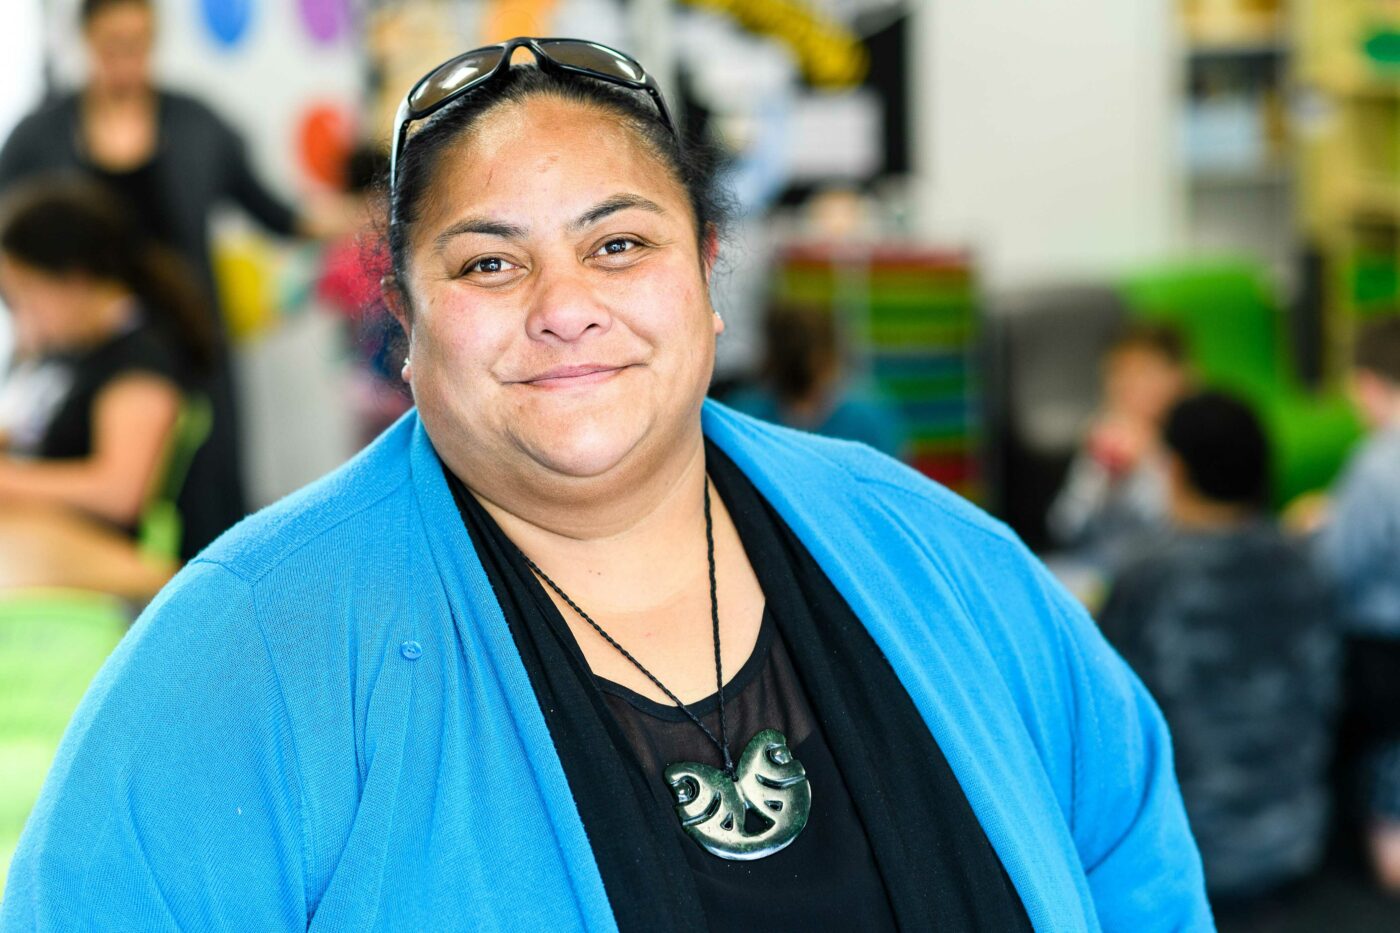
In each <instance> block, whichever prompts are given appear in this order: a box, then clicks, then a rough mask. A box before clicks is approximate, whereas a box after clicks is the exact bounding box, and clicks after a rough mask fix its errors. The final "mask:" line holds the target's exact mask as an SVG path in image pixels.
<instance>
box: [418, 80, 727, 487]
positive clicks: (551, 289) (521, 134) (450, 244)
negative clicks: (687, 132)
mask: <svg viewBox="0 0 1400 933" xmlns="http://www.w3.org/2000/svg"><path fill="white" fill-rule="evenodd" d="M426 195H427V196H426V197H424V199H423V201H422V204H423V208H422V211H421V213H420V217H419V221H418V223H417V224H416V225H415V228H414V230H413V232H412V237H411V242H410V244H409V262H408V271H407V276H408V282H407V283H405V286H406V291H407V293H408V296H409V298H410V299H411V302H412V312H411V315H410V316H409V317H408V319H407V320H404V323H405V325H406V327H407V328H408V330H409V357H410V359H411V360H412V363H411V377H410V382H411V384H412V386H413V394H414V398H415V400H416V402H417V404H418V408H419V412H420V415H421V417H422V419H423V422H424V425H425V426H426V427H427V429H428V431H429V433H430V435H431V436H432V438H433V441H434V443H435V444H436V445H437V446H438V447H439V450H440V451H442V452H443V453H444V456H446V457H447V458H448V460H449V462H452V463H453V464H454V467H455V468H458V469H461V468H462V466H463V465H464V464H465V465H467V467H468V469H469V470H470V469H471V467H473V466H484V467H486V468H495V469H499V468H502V467H504V468H505V469H507V470H510V471H511V472H514V473H517V474H518V473H521V472H531V471H538V470H539V469H543V470H544V471H547V473H548V474H549V475H550V476H552V477H554V478H568V479H584V478H592V477H598V476H602V475H604V474H607V473H608V472H609V471H611V470H613V469H615V468H617V467H619V466H620V465H623V464H624V463H630V462H633V461H636V460H637V459H638V458H640V460H641V461H643V462H644V461H645V460H646V459H647V458H661V457H665V456H666V455H667V453H668V448H672V449H673V448H674V447H675V446H676V445H677V444H678V442H679V441H680V440H681V439H682V437H683V436H684V435H685V434H686V432H687V431H688V430H695V429H696V428H698V413H699V407H700V404H701V402H702V400H703V398H704V394H705V391H706V388H707V387H708V385H709V381H710V375H711V372H712V369H713V363H714V348H715V336H716V335H717V334H719V332H720V331H721V330H722V329H723V325H722V324H721V322H720V320H719V318H718V317H717V316H716V315H715V314H714V313H713V312H712V310H711V307H710V303H709V293H708V285H707V277H708V269H709V262H708V259H707V261H705V262H703V263H702V259H701V255H700V248H699V246H698V244H697V243H696V236H695V220H694V216H693V214H692V211H691V208H690V202H689V199H688V198H687V196H686V193H685V191H684V190H683V189H682V187H681V186H680V185H679V184H678V183H677V182H676V181H675V179H674V178H673V177H672V176H671V174H670V173H669V172H668V171H667V170H666V169H665V168H664V167H663V166H662V164H661V163H659V162H658V161H656V159H655V158H654V157H653V156H651V155H649V154H648V153H647V152H646V151H645V150H643V149H642V148H641V147H640V146H639V145H638V142H637V141H636V139H635V138H634V137H633V135H632V134H631V133H630V132H629V131H628V130H626V129H625V128H623V127H621V126H619V125H618V124H617V123H616V122H615V121H614V120H612V119H611V118H609V117H607V116H604V115H600V114H599V113H598V112H597V111H595V110H591V109H588V108H585V107H582V106H580V105H577V104H571V103H566V102H562V101H558V100H556V99H553V98H546V97H535V98H532V99H530V100H528V101H526V102H525V103H523V104H520V105H512V106H508V107H506V108H504V109H503V110H500V111H497V112H494V113H491V114H489V115H488V116H487V118H486V119H485V120H484V121H483V122H481V123H480V124H478V126H477V128H476V129H475V130H474V132H473V133H472V134H471V136H470V138H469V140H467V141H464V142H461V143H458V144H456V145H455V146H453V147H450V148H448V149H447V150H445V151H444V152H443V154H442V156H441V158H440V160H439V163H438V166H437V170H436V177H435V178H434V179H433V180H432V182H431V187H430V189H429V190H428V191H427V192H426ZM709 258H712V257H709ZM401 320H403V315H402V314H401ZM626 472H627V471H626V470H624V471H623V472H622V473H621V474H619V475H626Z"/></svg>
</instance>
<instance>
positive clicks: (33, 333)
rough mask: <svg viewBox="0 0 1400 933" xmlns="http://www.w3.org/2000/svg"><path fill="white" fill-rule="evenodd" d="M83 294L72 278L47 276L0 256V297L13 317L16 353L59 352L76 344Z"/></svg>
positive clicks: (83, 291) (11, 258)
mask: <svg viewBox="0 0 1400 933" xmlns="http://www.w3.org/2000/svg"><path fill="white" fill-rule="evenodd" d="M84 294H85V286H84V284H83V283H82V282H81V281H79V280H77V279H75V278H65V277H61V276H55V275H50V274H48V273H45V272H43V271H41V270H39V269H36V268H34V267H33V266H30V265H26V264H25V263H23V262H19V261H17V260H16V259H14V258H13V257H11V256H8V255H0V295H3V296H4V300H5V304H6V305H8V306H9V309H10V314H11V315H12V316H13V319H14V324H15V345H16V347H17V348H18V349H19V350H20V352H23V353H43V352H50V351H55V350H63V349H66V348H68V347H70V346H72V345H74V344H75V343H77V342H78V341H79V336H80V331H81V323H82V319H81V313H80V309H81V307H82V306H83V297H84Z"/></svg>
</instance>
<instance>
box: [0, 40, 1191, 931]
mask: <svg viewBox="0 0 1400 933" xmlns="http://www.w3.org/2000/svg"><path fill="white" fill-rule="evenodd" d="M521 48H523V49H528V50H529V53H531V54H532V55H533V61H529V60H524V61H520V62H515V61H513V60H512V54H513V52H514V51H516V50H517V49H521ZM521 57H522V58H523V59H529V57H530V56H529V55H522V56H521ZM414 130H416V132H414ZM395 139H396V145H395V156H394V160H393V168H392V169H391V197H390V202H391V204H390V209H391V222H390V227H389V230H390V241H391V250H392V254H393V264H394V266H393V268H394V271H393V275H392V276H391V277H390V278H389V279H388V280H387V281H386V296H387V298H388V301H389V303H390V305H391V307H392V309H393V311H394V313H395V315H396V316H397V318H398V320H399V321H400V323H401V324H402V325H403V327H404V330H405V331H406V333H407V337H408V346H409V361H408V362H406V363H405V364H404V379H405V380H406V381H407V382H408V383H409V384H410V385H411V387H412V390H413V395H414V399H415V401H416V403H417V410H416V411H415V412H413V413H410V414H409V415H407V416H406V417H405V418H404V419H403V420H402V421H401V422H399V423H398V424H397V425H396V426H394V427H393V428H391V429H390V430H389V431H388V432H386V433H385V435H384V436H383V437H381V438H380V439H379V440H378V441H377V442H376V443H375V444H374V445H373V446H372V447H371V448H370V449H369V450H367V451H366V452H365V453H364V454H362V455H361V456H360V457H359V458H357V459H356V460H355V461H354V462H352V463H351V464H349V465H348V466H346V467H345V468H343V469H341V470H340V471H338V472H337V473H335V474H333V475H332V476H330V477H328V478H326V479H325V480H323V481H321V482H320V483H318V484H316V485H315V486H313V487H311V488H310V489H308V490H305V491H303V492H302V493H300V494H298V495H296V496H294V497H292V498H290V499H289V500H287V501H285V502H283V503H281V504H279V505H276V506H274V507H272V508H271V509H269V510H267V511H265V512H264V513H262V514H260V515H259V516H257V517H255V518H253V519H251V520H249V521H247V522H245V523H244V524H243V525H241V526H240V527H239V528H238V529H236V530H235V531H233V532H231V533H230V534H229V535H226V536H225V537H224V538H223V539H222V540H221V541H220V542H218V543H217V544H215V545H214V546H213V547H212V548H211V549H209V550H208V551H206V552H205V553H204V554H203V555H202V556H201V557H200V559H198V560H196V561H195V562H193V563H192V564H191V565H190V566H189V567H188V568H187V569H186V570H185V571H184V572H183V573H182V574H181V575H180V576H179V577H178V578H177V579H176V580H175V581H174V582H173V583H172V584H171V585H170V587H169V588H168V589H167V590H166V592H165V593H164V594H163V595H162V596H161V597H160V598H159V599H157V600H156V602H155V603H154V604H153V605H152V606H151V608H150V609H149V610H148V611H147V613H146V614H145V616H144V617H143V618H142V620H141V621H140V622H139V623H138V625H137V627H136V629H135V630H134V631H133V632H132V634H131V636H130V637H128V638H127V639H126V641H125V642H124V643H123V645H122V647H121V648H120V649H119V650H118V652H117V654H116V655H115V656H114V658H113V660H112V661H111V662H110V663H109V664H108V666H107V668H106V669H105V670H104V672H103V674H102V675H101V676H100V677H99V678H98V681H97V682H96V684H95V686H94V688H93V690H92V692H91V694H90V695H89V696H88V697H87V699H86V700H85V701H84V704H83V706H82V708H81V709H80V711H79V712H78V714H77V724H76V725H75V727H74V728H73V729H71V730H70V732H69V735H68V737H67V740H66V744H65V746H64V749H63V751H62V752H60V755H59V759H58V760H59V765H58V766H57V767H56V769H55V771H54V773H53V775H51V777H50V779H49V781H48V784H47V785H46V788H45V790H44V793H43V796H42V798H41V800H40V803H39V805H38V806H37V807H36V809H35V811H34V816H33V817H32V819H31V823H30V826H29V827H28V829H27V831H26V835H25V837H24V840H23V842H22V843H21V846H20V849H19V851H18V853H17V854H16V857H15V862H14V869H13V872H12V877H11V881H10V889H9V890H10V891H11V892H12V893H11V894H10V896H9V898H8V899H7V900H6V902H5V907H4V910H5V914H4V925H5V926H6V928H7V929H16V930H18V929H29V928H32V927H35V926H64V925H71V924H73V923H80V922H83V921H90V922H91V921H94V918H97V917H100V918H101V922H102V923H103V924H104V925H107V926H112V927H123V926H128V925H137V926H149V925H150V924H152V923H158V924H161V925H165V926H169V927H171V928H176V927H180V928H189V927H193V928H207V927H212V926H218V925H222V924H230V923H234V922H236V923H237V924H238V925H239V926H246V927H253V928H258V929H312V930H338V929H344V928H354V929H359V928H369V927H374V928H388V929H504V928H518V929H544V928H548V929H554V930H574V929H590V930H610V929H618V928H621V929H624V930H697V931H698V930H727V929H733V930H752V929H857V928H858V929H872V930H880V929H896V928H902V929H932V928H935V927H936V928H938V929H940V930H992V931H998V933H1000V931H1014V930H1028V929H1032V928H1035V929H1055V930H1097V929H1100V928H1107V929H1126V928H1133V929H1149V930H1150V929H1188V928H1189V929H1200V928H1203V927H1208V926H1209V924H1210V919H1209V912H1208V909H1207V907H1206V904H1205V899H1204V894H1203V890H1202V881H1201V872H1200V862H1199V858H1198V856H1197V855H1196V851H1195V847H1194V844H1193V843H1192V841H1191V838H1190V835H1189V833H1188V831H1187V828H1186V821H1185V817H1184V815H1183V812H1182V807H1181V801H1180V795H1179V792H1178V790H1177V787H1176V784H1175V780H1174V778H1173V775H1172V763H1171V755H1170V748H1169V743H1168V741H1167V737H1166V733H1165V729H1164V726H1163V724H1162V720H1161V717H1160V715H1159V714H1158V712H1157V710H1156V708H1155V707H1154V706H1153V704H1152V701H1151V699H1150V698H1149V697H1148V696H1147V694H1146V693H1145V692H1144V691H1143V689H1142V687H1141V685H1140V684H1139V683H1138V682H1137V681H1136V680H1135V679H1134V678H1133V677H1132V675H1131V674H1130V673H1129V672H1128V671H1127V669H1126V667H1125V666H1124V665H1123V664H1122V662H1121V661H1120V660H1119V659H1118V658H1117V657H1116V656H1115V655H1114V654H1113V653H1112V652H1111V651H1110V650H1109V649H1108V648H1107V646H1106V645H1105V643H1104V642H1103V640H1102V639H1101V638H1100V637H1099V635H1098V634H1097V632H1096V630H1095V629H1094V627H1093V624H1092V623H1091V622H1090V621H1089V620H1088V619H1087V618H1086V617H1085V615H1084V614H1083V612H1082V611H1081V610H1079V609H1078V608H1077V607H1076V606H1075V605H1074V604H1073V602H1072V600H1070V599H1069V598H1068V597H1067V596H1066V595H1065V594H1064V593H1063V592H1062V591H1061V590H1060V589H1059V588H1058V587H1057V586H1056V585H1055V584H1054V583H1053V582H1052V581H1051V580H1050V578H1049V576H1048V575H1047V574H1046V573H1045V572H1044V570H1043V568H1041V567H1040V566H1039V565H1038V564H1036V563H1035V562H1034V560H1033V559H1032V558H1031V557H1030V556H1029V554H1028V553H1027V552H1026V551H1025V550H1024V549H1023V548H1022V547H1021V546H1020V544H1019V543H1018V542H1016V541H1015V540H1014V539H1013V538H1012V537H1011V536H1010V535H1009V534H1008V533H1007V532H1006V531H1005V530H1004V529H1003V528H1001V526H999V525H997V524H996V523H994V522H992V521H991V520H989V519H988V518H987V517H985V516H983V515H982V514H981V513H979V512H977V511H976V510H975V509H973V508H972V507H970V506H968V505H967V504H966V503H963V502H961V501H960V500H957V499H956V498H955V497H953V496H952V495H950V494H949V493H947V492H946V491H944V490H942V489H940V488H939V487H937V486H935V485H933V484H932V483H930V482H929V481H927V480H926V479H924V478H922V477H920V476H918V475H917V474H915V473H913V472H912V471H910V470H908V469H906V468H904V467H902V466H901V465H900V464H898V463H897V462H895V461H893V460H891V459H889V458H886V457H884V456H883V455H881V454H878V453H876V452H874V451H872V450H870V449H868V448H864V447H861V446H859V445H854V444H848V443H842V442H836V441H829V440H823V439H819V438H815V437H810V436H807V435H802V434H799V433H796V432H792V431H787V430H783V429H779V428H775V427H772V426H768V425H764V424H762V423H760V422H756V421H753V420H750V419H747V418H744V417H741V416H739V415H736V414H735V413H733V412H731V411H729V410H727V409H725V408H723V407H721V406H718V405H715V404H713V403H708V402H706V401H705V391H706V387H707V385H708V383H709V380H710V377H711V371H712V368H713V362H714V351H715V342H716V338H717V336H718V335H719V334H720V333H721V332H722V330H723V322H722V321H721V320H720V318H719V317H718V316H717V315H716V314H715V313H714V310H713V308H712V307H711V305H710V299H709V276H710V274H711V270H712V269H713V268H714V263H715V259H716V256H717V252H718V246H717V244H718V242H719V237H718V230H719V225H720V221H721V218H720V216H719V214H718V212H717V211H716V210H715V207H714V205H715V203H716V201H715V195H714V193H713V186H712V183H711V182H712V178H711V173H710V171H709V170H708V168H709V166H710V163H707V162H706V161H705V160H704V159H702V158H699V157H698V156H697V154H696V150H695V149H694V147H691V146H688V145H685V144H684V143H683V141H682V140H681V138H680V136H679V135H678V134H677V133H676V131H675V129H674V125H673V124H672V122H671V120H670V117H669V115H668V113H667V110H666V108H665V103H664V101H663V100H662V99H661V98H660V97H659V95H658V94H656V92H655V89H654V85H653V83H652V82H651V81H650V79H649V78H647V77H646V74H645V72H644V71H643V70H642V68H641V66H640V65H638V64H637V63H636V62H635V61H633V60H632V59H630V58H628V57H627V56H625V55H622V54H621V53H618V52H615V51H613V50H610V49H605V48H603V47H601V46H597V45H596V44H593V43H585V42H580V41H577V40H563V39H550V40H514V41H512V42H511V43H506V44H503V45H500V46H490V47H487V48H485V49H476V50H472V51H471V52H468V53H464V54H463V55H461V56H458V57H457V58H455V59H453V60H452V61H450V62H447V63H445V64H444V65H442V66H439V67H438V68H436V69H434V70H433V71H432V72H430V73H429V74H428V75H427V76H426V77H425V78H424V79H423V81H421V82H420V83H419V84H418V85H417V86H415V88H414V89H413V90H411V91H410V93H409V95H408V97H407V98H406V99H405V102H404V105H403V107H402V108H401V109H400V121H399V126H398V128H397V131H396V134H395ZM155 917H158V918H160V919H159V920H158V921H154V920H152V918H155ZM235 918H236V920H235Z"/></svg>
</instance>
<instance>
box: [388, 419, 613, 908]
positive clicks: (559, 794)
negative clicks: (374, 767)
mask: <svg viewBox="0 0 1400 933" xmlns="http://www.w3.org/2000/svg"><path fill="white" fill-rule="evenodd" d="M407 417H411V418H412V419H413V421H414V424H413V440H412V444H411V452H410V469H411V470H412V474H413V486H414V490H415V494H416V496H417V499H418V506H419V511H420V513H421V516H422V520H423V522H422V524H423V529H424V533H425V534H426V535H427V538H428V543H429V547H430V548H431V550H432V555H433V560H434V562H435V564H436V569H437V573H438V576H439V578H440V579H441V581H442V586H443V591H444V594H445V596H446V598H447V602H448V605H449V606H450V607H451V609H452V619H453V624H454V625H455V626H456V629H457V633H458V637H459V638H460V639H461V642H462V644H463V646H464V647H465V649H466V651H467V658H468V661H467V663H474V662H477V661H479V662H481V663H482V664H483V667H484V668H485V670H484V671H483V672H482V676H485V677H495V678H496V680H497V681H498V682H499V686H500V688H501V692H500V694H491V695H492V696H496V695H500V696H504V701H503V706H502V707H500V708H495V709H483V710H478V711H477V713H478V715H480V716H481V717H483V718H499V719H503V720H505V721H508V722H510V723H512V724H513V726H514V729H515V732H516V733H517V735H518V736H519V738H520V749H523V754H522V753H521V752H520V749H516V748H510V749H503V750H502V753H503V754H504V755H505V756H507V757H508V758H509V759H510V760H508V761H502V762H497V763H496V764H497V765H498V769H499V768H504V769H506V770H514V771H515V772H516V773H515V780H516V781H517V782H518V785H517V786H528V785H530V784H533V785H534V786H535V787H536V789H537V791H538V794H537V797H538V799H539V800H541V801H542V802H543V807H542V809H541V810H540V811H538V812H534V813H531V812H515V813H512V814H511V815H510V819H511V820H512V821H513V822H515V823H517V824H520V823H522V822H525V821H536V823H537V825H538V826H539V827H542V828H543V830H544V832H545V833H547V834H552V836H553V838H554V841H555V843H556V844H557V846H558V848H559V853H560V857H561V861H562V863H563V864H564V865H566V866H567V868H568V872H569V877H567V878H562V877H561V878H558V879H557V884H558V885H560V886H567V888H568V889H569V890H568V892H567V893H568V894H571V895H572V898H573V900H574V902H575V903H576V904H577V907H578V914H579V919H580V922H581V925H582V926H583V927H584V928H585V929H589V930H616V929H617V924H616V922H615V920H614V919H613V915H612V909H611V908H610V906H609V904H608V898H607V893H606V891H605V890H604V887H603V879H602V876H601V874H600V873H599V871H598V865H597V862H596V861H595V860H594V858H593V850H592V847H591V846H590V845H589V842H588V837H587V835H586V834H585V832H584V827H583V821H582V820H581V819H580V818H579V814H578V810H577V808H576V807H575V806H574V802H573V801H574V798H573V794H572V793H571V792H570V790H569V785H568V781H567V779H566V778H565V775H564V769H563V765H562V764H561V763H560V761H559V756H558V754H557V753H556V751H555V748H554V742H553V740H552V739H551V738H550V736H549V729H548V727H547V726H546V724H545V720H544V715H543V714H542V713H541V711H540V708H539V703H538V701H537V700H536V698H535V693H534V689H533V688H532V687H531V685H530V679H529V675H528V674H527V673H526V671H525V666H524V665H523V664H522V663H521V660H520V655H519V653H518V652H517V650H516V647H515V642H514V640H513V639H512V638H511V634H510V628H509V626H508V625H507V624H506V621H505V618H504V616H503V615H502V614H501V608H500V605H499V604H498V603H497V601H496V597H495V594H494V592H492V589H491V584H490V581H489V580H488V579H487V577H486V571H485V570H484V569H483V568H482V566H481V561H480V560H479V559H478V557H477V555H476V552H475V550H473V548H472V543H471V538H470V536H469V535H468V534H467V530H466V528H465V527H464V526H463V524H462V521H461V519H460V518H459V516H458V511H457V506H456V504H455V503H454V502H453V499H452V492H451V490H450V489H449V488H448V485H447V478H446V477H445V476H444V475H443V467H442V464H441V461H439V459H438V456H437V452H436V451H435V450H434V449H433V446H432V442H431V441H430V440H429V439H428V435H427V432H426V431H425V430H424V428H423V424H422V422H421V421H420V420H418V416H417V413H416V412H415V413H413V414H412V415H409V416H407ZM492 881H493V886H492V890H491V891H490V892H483V895H484V896H490V897H492V898H493V899H514V900H520V901H528V900H536V899H538V898H539V897H540V896H541V892H540V890H539V883H540V879H539V878H530V879H516V878H512V877H496V878H493V879H492ZM512 886H514V887H515V888H518V890H514V891H512V890H510V889H511V888H512ZM551 893H553V894H556V895H558V894H564V892H551ZM567 926H568V924H567V920H566V918H564V917H560V918H558V925H557V927H556V928H557V929H564V928H567Z"/></svg>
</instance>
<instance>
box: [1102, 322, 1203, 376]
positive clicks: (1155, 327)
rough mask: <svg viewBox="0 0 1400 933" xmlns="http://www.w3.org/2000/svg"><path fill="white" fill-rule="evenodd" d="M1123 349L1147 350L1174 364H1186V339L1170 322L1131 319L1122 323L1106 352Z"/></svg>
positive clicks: (1115, 351) (1117, 351) (1111, 352)
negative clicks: (1161, 322) (1126, 322)
mask: <svg viewBox="0 0 1400 933" xmlns="http://www.w3.org/2000/svg"><path fill="white" fill-rule="evenodd" d="M1123 350H1148V351H1150V352H1152V353H1156V354H1158V355H1160V356H1162V357H1164V358H1165V359H1166V360H1167V361H1168V362H1170V363H1172V364H1174V365H1176V366H1184V365H1186V358H1187V352H1186V351H1187V347H1186V339H1185V338H1184V337H1183V336H1182V335H1181V331H1179V330H1177V329H1176V328H1175V327H1173V326H1172V325H1170V324H1159V323H1155V322H1152V321H1133V322H1130V323H1128V324H1126V325H1124V327H1123V328H1122V329H1121V330H1119V331H1118V333H1117V334H1116V335H1114V337H1113V340H1112V341H1111V342H1110V343H1109V345H1108V353H1109V354H1110V355H1111V354H1114V353H1119V352H1121V351H1123Z"/></svg>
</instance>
